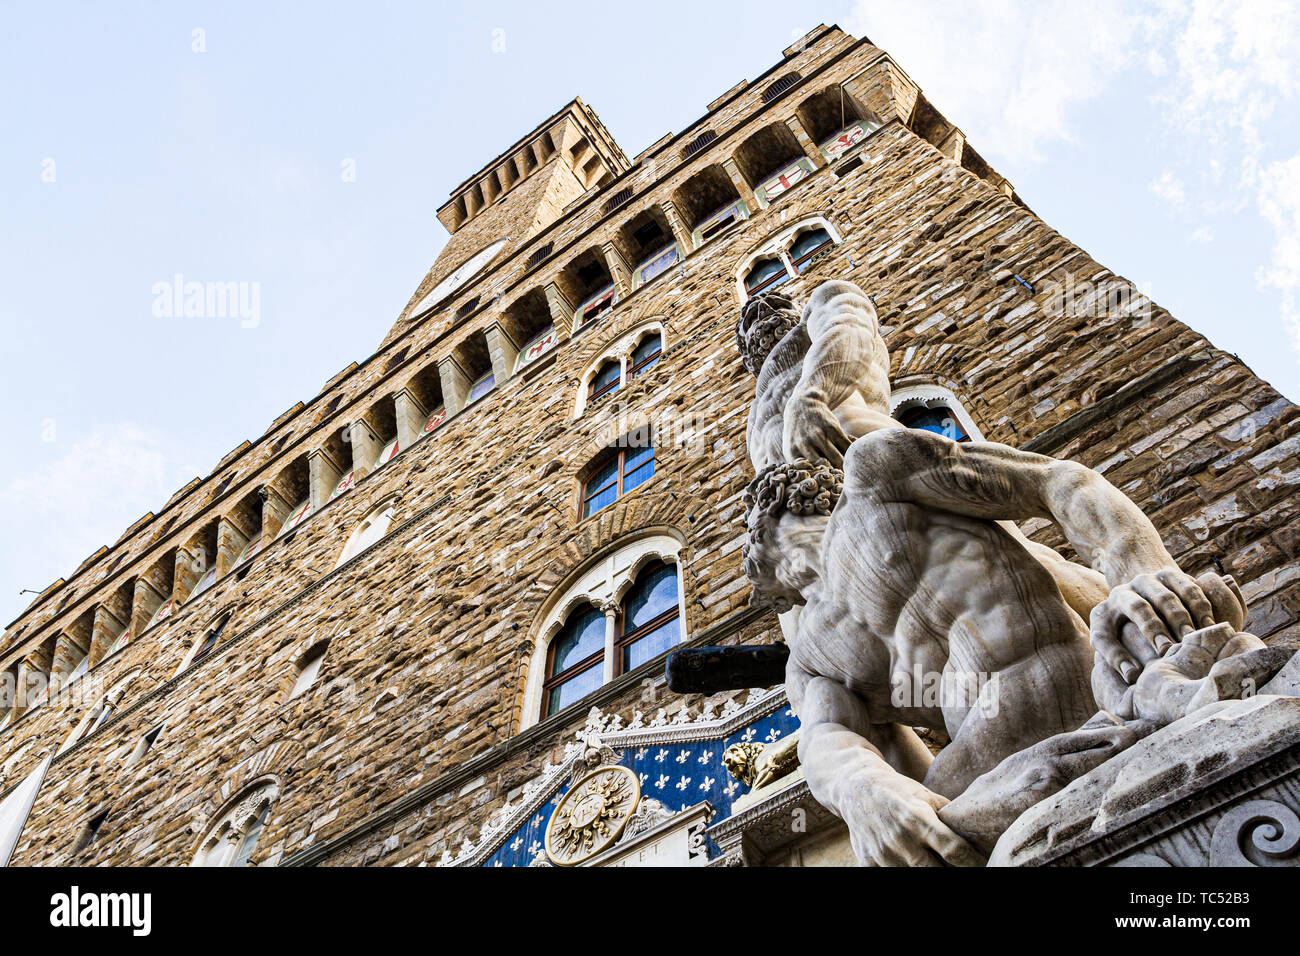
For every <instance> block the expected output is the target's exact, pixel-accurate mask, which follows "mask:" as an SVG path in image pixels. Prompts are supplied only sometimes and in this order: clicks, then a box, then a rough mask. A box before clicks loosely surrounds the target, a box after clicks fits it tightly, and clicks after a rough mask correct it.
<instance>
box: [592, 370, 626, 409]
mask: <svg viewBox="0 0 1300 956" xmlns="http://www.w3.org/2000/svg"><path fill="white" fill-rule="evenodd" d="M622 379H623V368H622V366H621V365H619V363H618V362H614V361H609V362H606V363H605V364H604V365H602V366H601V367H600V371H598V372H597V373H596V377H595V378H593V379H592V380H591V389H590V390H589V392H588V394H587V401H589V402H594V401H595V400H596V399H598V398H600V397H601V396H602V395H608V394H609V393H610V392H615V391H618V387H619V385H620V383H621V382H622Z"/></svg>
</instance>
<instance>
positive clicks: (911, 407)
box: [889, 385, 984, 442]
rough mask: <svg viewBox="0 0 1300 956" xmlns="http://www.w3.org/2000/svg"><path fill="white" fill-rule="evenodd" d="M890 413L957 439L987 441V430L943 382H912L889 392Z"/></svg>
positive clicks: (898, 418)
mask: <svg viewBox="0 0 1300 956" xmlns="http://www.w3.org/2000/svg"><path fill="white" fill-rule="evenodd" d="M889 413H890V415H892V416H893V417H894V419H895V420H896V421H898V422H900V423H902V424H904V425H906V426H907V427H908V428H920V429H924V430H925V431H928V432H934V433H935V434H937V435H943V436H944V437H945V438H951V439H952V440H953V441H958V442H968V441H983V440H984V434H983V433H982V432H981V431H980V430H979V426H978V425H976V424H975V421H974V419H972V418H971V417H970V413H969V412H967V411H966V409H965V407H964V406H963V405H962V403H961V402H960V401H959V400H958V398H957V396H956V395H954V394H953V393H952V392H951V391H949V390H948V389H946V388H944V387H943V386H941V385H910V386H907V387H905V388H899V389H895V390H894V392H893V394H891V395H890V396H889Z"/></svg>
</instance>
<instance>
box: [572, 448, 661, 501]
mask: <svg viewBox="0 0 1300 956" xmlns="http://www.w3.org/2000/svg"><path fill="white" fill-rule="evenodd" d="M654 473H655V449H654V442H652V441H651V440H650V430H649V429H648V428H642V429H638V430H636V431H634V432H632V433H631V434H628V435H626V436H624V437H623V438H621V439H620V440H619V441H618V443H617V444H616V445H613V446H611V447H609V448H606V449H605V450H604V451H603V452H601V453H600V454H599V455H597V456H596V459H595V460H594V461H593V462H592V464H591V465H590V466H589V467H588V468H587V472H586V475H587V476H586V478H584V479H583V482H582V505H581V508H580V510H579V512H578V517H579V519H580V520H582V519H586V518H590V517H591V516H592V515H594V514H596V512H598V511H601V510H602V509H604V508H608V507H609V506H610V505H612V504H613V503H614V502H615V501H617V500H618V499H619V498H622V497H623V496H624V495H626V494H628V493H629V492H631V491H633V490H635V489H636V488H638V487H640V486H641V485H643V484H644V483H645V482H647V481H649V480H650V479H651V478H653V477H654Z"/></svg>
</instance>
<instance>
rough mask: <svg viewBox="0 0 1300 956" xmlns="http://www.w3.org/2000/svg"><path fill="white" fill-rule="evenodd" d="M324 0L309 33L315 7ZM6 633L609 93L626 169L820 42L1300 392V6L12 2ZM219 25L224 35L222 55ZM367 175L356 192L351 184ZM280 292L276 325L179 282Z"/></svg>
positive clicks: (403, 289)
mask: <svg viewBox="0 0 1300 956" xmlns="http://www.w3.org/2000/svg"><path fill="white" fill-rule="evenodd" d="M308 10H310V12H309V13H308V12H306V11H308ZM0 18H2V19H0V88H2V89H3V90H4V94H3V98H2V99H0V130H2V131H3V133H2V134H0V136H2V137H3V139H2V142H3V144H4V148H3V149H0V210H2V215H3V225H4V228H3V229H0V290H2V292H0V323H3V324H2V326H0V328H2V330H3V335H0V349H3V353H2V358H3V367H4V374H3V376H2V377H0V397H2V398H3V401H4V408H5V409H6V410H7V426H8V428H7V432H8V435H9V439H8V441H7V442H6V450H7V455H6V467H5V468H4V471H3V473H2V474H0V541H2V542H3V553H0V623H7V622H8V621H10V620H12V619H13V617H15V616H16V615H17V614H18V613H19V612H20V611H21V610H22V608H23V607H25V606H26V605H27V603H28V602H29V601H30V600H31V596H30V595H27V596H22V597H20V596H19V595H18V591H19V590H20V589H23V588H33V589H40V588H43V587H45V586H46V585H48V584H49V583H50V581H52V580H53V579H54V578H56V577H59V576H61V575H67V574H70V573H71V572H72V571H73V570H74V569H75V568H76V566H77V565H78V564H79V563H80V562H81V560H82V559H83V558H85V557H86V556H87V555H89V554H90V553H91V552H92V551H94V550H95V549H96V548H97V547H99V546H100V545H101V544H111V543H112V542H113V541H115V540H116V539H117V537H118V536H119V535H120V533H121V531H122V530H123V529H124V528H125V527H126V526H127V525H128V524H130V523H131V522H132V521H134V520H135V519H136V518H138V517H139V516H140V515H141V514H143V513H144V512H145V511H149V510H157V509H158V508H160V507H161V506H162V505H163V503H164V502H165V501H166V500H167V498H168V497H169V496H170V495H171V493H172V492H173V491H174V490H175V489H176V488H178V487H179V486H180V485H182V484H184V483H185V482H186V481H188V480H189V479H190V478H192V477H194V476H195V475H206V474H207V473H208V472H209V471H210V470H211V469H212V467H213V466H214V465H215V464H216V462H217V461H218V460H219V459H220V458H221V457H222V456H223V455H224V454H225V453H226V452H227V451H228V450H230V449H231V448H233V447H235V446H236V445H238V444H239V443H240V442H241V441H243V440H244V439H246V438H248V439H253V438H256V437H257V436H258V435H260V434H261V433H262V432H263V431H264V430H265V428H266V426H267V424H268V423H269V422H270V421H271V420H272V419H273V418H275V417H276V416H277V415H279V414H280V412H282V411H283V410H285V409H286V408H288V407H289V406H290V405H292V404H293V403H294V402H296V401H299V400H308V399H310V398H311V397H312V396H313V395H314V394H316V392H317V391H318V390H319V388H320V386H321V385H322V384H323V383H324V382H325V380H326V379H328V378H329V377H330V376H332V375H333V374H334V373H335V372H336V371H338V370H339V369H341V368H342V367H344V366H345V365H347V364H348V363H349V362H351V361H354V360H361V359H364V358H365V357H366V356H367V355H369V354H370V353H371V352H373V351H374V349H375V347H376V346H377V345H378V343H379V341H380V340H381V338H382V337H383V335H384V334H385V332H386V331H387V329H388V328H389V326H390V325H391V324H392V322H393V321H394V319H395V318H396V316H397V314H398V312H399V311H400V309H401V307H402V306H403V305H404V304H405V302H406V301H407V299H408V297H409V295H410V293H411V291H412V289H413V288H414V287H415V285H416V284H417V283H418V282H419V280H420V278H421V276H422V275H423V274H424V272H425V270H426V269H427V268H428V266H429V264H430V263H431V262H432V261H433V259H434V257H435V256H436V255H437V253H438V250H439V248H440V247H441V245H442V243H443V242H444V240H445V232H444V231H443V229H442V227H441V226H440V225H439V224H438V222H437V220H436V219H435V217H434V213H435V210H436V209H437V207H438V206H439V205H440V204H441V203H442V202H443V201H444V200H445V199H446V196H447V193H448V192H449V190H450V189H451V188H452V187H453V186H455V185H456V184H458V183H459V182H460V181H461V180H462V179H464V177H465V176H466V175H468V174H469V173H470V172H472V171H474V170H475V169H477V168H478V167H479V166H481V165H482V164H483V163H484V162H486V161H487V160H488V159H490V158H491V157H492V156H494V155H495V154H496V153H497V152H498V151H499V150H500V149H502V148H504V147H505V146H507V145H509V144H510V143H511V142H513V141H514V140H515V139H516V138H517V137H518V136H519V135H521V134H522V133H524V132H525V131H527V130H528V129H530V128H532V127H533V126H534V125H535V124H536V123H538V122H539V121H540V120H541V119H543V118H544V117H546V116H547V115H549V114H550V113H552V112H553V111H554V110H555V109H557V108H558V107H559V106H561V105H562V104H563V103H565V102H567V101H568V100H569V99H570V98H572V97H573V96H575V95H581V96H582V97H583V99H584V100H586V101H587V102H588V103H589V104H591V105H592V106H593V107H594V108H595V109H596V110H597V111H598V112H599V113H600V115H601V118H602V119H603V120H604V122H605V124H606V125H607V126H608V127H609V129H610V130H611V132H612V133H613V134H614V136H615V137H616V138H617V139H618V140H619V142H620V143H621V144H622V146H623V148H624V149H625V150H626V151H627V152H628V154H629V155H634V154H635V153H637V152H639V151H640V150H641V149H642V148H644V147H645V146H646V145H648V144H649V143H651V142H653V141H654V140H656V139H658V138H659V137H660V136H662V135H663V134H664V133H666V132H668V131H670V130H680V129H682V128H683V127H684V126H686V125H688V124H689V123H690V122H691V121H693V120H694V119H695V118H697V117H698V116H700V115H701V114H702V113H703V112H704V111H705V106H706V104H707V103H708V102H709V101H710V100H712V99H713V98H714V97H716V96H717V95H718V94H720V93H721V92H723V91H724V90H726V89H728V88H730V87H731V86H733V85H734V84H736V83H737V82H738V81H740V80H741V79H742V78H752V77H755V76H757V75H758V74H760V73H762V72H763V71H764V70H766V69H767V68H768V67H769V66H771V65H772V64H773V63H775V62H776V61H777V60H778V59H779V58H780V54H781V50H782V49H783V48H784V47H785V46H787V45H788V44H789V43H790V42H792V40H793V39H795V38H797V37H798V36H800V35H802V34H803V33H805V32H807V30H808V29H810V28H811V27H812V26H814V25H815V24H816V23H818V22H825V23H828V24H829V23H839V24H840V25H841V26H842V27H844V28H845V29H846V30H849V31H850V32H852V33H854V34H856V35H858V36H863V35H866V36H869V37H871V39H872V40H873V41H875V42H876V43H877V44H879V45H880V46H882V47H884V48H885V49H887V50H889V51H890V52H891V53H892V54H893V55H894V57H895V58H896V59H897V60H898V61H899V63H901V64H902V66H903V68H904V69H905V70H907V72H908V73H909V74H910V75H911V76H912V77H913V79H915V80H916V81H917V82H918V83H919V84H920V85H921V87H922V88H923V89H924V90H925V92H926V94H927V95H928V97H929V98H930V100H931V101H932V102H933V103H934V104H935V105H936V106H937V107H938V108H939V109H940V110H941V111H942V112H943V113H945V114H946V115H947V116H948V118H949V119H950V120H952V121H953V122H955V123H956V124H957V125H958V126H960V127H961V128H962V129H963V130H964V131H965V132H966V134H967V137H968V139H969V140H970V142H971V143H972V145H973V146H975V148H976V149H978V150H979V151H980V153H981V154H982V155H983V156H984V157H985V158H986V159H987V160H988V161H989V162H990V163H992V164H993V165H994V166H995V167H996V168H997V169H998V170H999V171H1000V172H1001V173H1002V174H1003V175H1005V176H1007V177H1008V178H1009V179H1010V180H1011V181H1012V182H1013V183H1014V184H1015V185H1016V187H1017V189H1018V190H1019V192H1020V194H1021V196H1022V197H1023V198H1024V199H1025V201H1026V202H1027V203H1028V204H1029V205H1030V207H1031V208H1033V209H1034V210H1035V211H1036V212H1037V213H1038V214H1039V215H1041V216H1042V217H1043V218H1044V219H1045V220H1046V221H1047V222H1048V223H1049V224H1051V225H1052V226H1054V227H1055V228H1057V229H1059V230H1060V231H1061V232H1062V233H1064V234H1065V235H1066V236H1068V237H1069V238H1070V239H1072V240H1073V241H1075V242H1077V243H1079V244H1080V245H1081V246H1083V247H1084V248H1085V249H1087V250H1088V251H1089V252H1090V253H1091V254H1092V255H1093V256H1095V257H1096V258H1097V259H1099V260H1100V261H1101V262H1103V263H1104V264H1106V265H1107V266H1109V267H1110V268H1112V269H1114V270H1115V271H1116V272H1118V273H1120V274H1121V275H1124V276H1127V277H1128V278H1130V279H1132V280H1133V281H1135V282H1137V283H1138V284H1139V286H1140V287H1141V288H1142V289H1143V290H1144V291H1148V292H1149V294H1151V295H1152V296H1153V297H1154V298H1155V299H1156V301H1158V302H1159V303H1161V304H1162V305H1164V306H1166V307H1167V308H1169V309H1170V310H1171V311H1172V312H1173V313H1174V314H1175V315H1177V316H1178V317H1179V318H1181V319H1183V320H1184V321H1185V322H1187V323H1188V324H1190V325H1191V326H1192V327H1193V328H1196V329H1197V330H1198V331H1201V332H1203V333H1205V334H1206V335H1207V336H1209V337H1210V339H1211V340H1212V341H1214V342H1215V343H1216V344H1217V345H1219V346H1221V347H1223V348H1226V349H1228V350H1229V351H1233V352H1236V353H1238V354H1239V355H1240V356H1241V357H1242V359H1243V360H1245V361H1246V362H1247V363H1248V364H1250V365H1251V366H1252V367H1253V368H1254V369H1255V371H1256V372H1258V373H1259V374H1260V375H1262V376H1264V377H1265V378H1267V379H1269V380H1270V381H1272V382H1273V383H1274V384H1275V385H1276V386H1277V387H1278V388H1279V389H1281V390H1282V391H1283V392H1284V393H1285V394H1287V395H1288V396H1290V397H1293V398H1294V397H1297V396H1300V351H1298V348H1300V322H1298V321H1297V317H1298V316H1300V300H1297V292H1298V290H1300V122H1298V121H1297V119H1296V116H1297V111H1296V102H1295V100H1296V94H1297V87H1298V86H1300V52H1297V51H1300V14H1297V12H1296V11H1294V10H1293V9H1292V8H1291V6H1290V5H1288V4H1286V3H1276V4H1275V3H1270V2H1265V0H1257V2H1252V3H1235V4H1234V3H1226V2H1218V0H1214V2H1211V0H1201V2H1173V0H1170V2H1149V3H1119V2H1115V0H1098V2H1094V3H1089V4H1086V5H1085V4H1075V3H1066V2H1060V3H1057V2H1037V3H1031V2H1015V0H997V2H995V0H969V2H964V3H955V2H947V3H945V2H939V0H908V2H883V0H870V2H868V0H858V2H840V3H820V2H815V0H813V2H804V3H801V4H798V5H796V6H795V7H794V8H792V7H791V5H789V4H778V3H775V2H765V0H747V2H745V3H739V2H728V3H710V4H701V3H685V2H660V3H656V4H653V5H642V6H631V5H615V4H610V3H607V2H605V3H549V4H522V3H520V4H513V3H476V4H472V5H470V4H466V5H463V6H459V7H453V6H449V5H442V4H439V5H434V4H414V3H410V4H384V3H371V4H357V3H318V4H315V5H312V6H311V7H310V8H308V7H304V6H302V5H289V4H273V3H257V4H254V3H231V2H227V3H188V4H187V3H167V4H162V3H159V4H153V5H151V4H133V3H121V4H114V5H111V6H110V5H105V4H84V5H81V4H69V3H44V4H30V3H28V4H16V3H3V4H0ZM196 31H198V32H196ZM348 170H355V176H346V175H345V173H346V172H347V171H348ZM177 274H181V275H183V276H184V277H185V278H186V279H187V280H198V281H213V282H243V283H249V284H250V287H251V284H253V283H255V284H256V288H257V290H258V293H259V314H258V321H257V322H256V324H255V325H253V324H252V323H249V322H241V321H240V320H239V319H235V318H228V319H220V318H203V319H198V318H183V317H165V316H158V315H156V314H155V309H154V304H155V295H154V289H155V286H156V285H157V284H158V283H166V282H171V281H172V279H173V277H174V276H175V275H177Z"/></svg>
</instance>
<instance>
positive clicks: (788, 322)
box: [736, 292, 801, 377]
mask: <svg viewBox="0 0 1300 956" xmlns="http://www.w3.org/2000/svg"><path fill="white" fill-rule="evenodd" d="M800 318H801V316H800V312H799V310H798V309H797V308H795V305H794V302H793V301H792V300H791V299H789V298H787V297H786V296H783V295H782V294H781V293H779V292H764V293H763V294H762V295H756V296H754V298H752V299H750V300H749V301H748V302H746V303H745V305H744V308H742V309H741V310H740V318H739V319H738V320H737V321H736V345H737V347H738V348H739V349H740V358H741V361H742V362H744V363H745V368H747V369H749V371H750V372H751V373H752V374H753V375H754V376H755V377H757V375H758V373H759V372H760V371H762V369H763V362H765V361H766V360H767V356H768V353H769V352H771V351H772V349H773V348H775V347H776V343H777V342H779V341H781V339H783V338H784V337H785V334H786V333H787V332H789V331H790V330H791V329H793V328H794V327H795V326H797V325H798V324H799V322H800Z"/></svg>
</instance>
